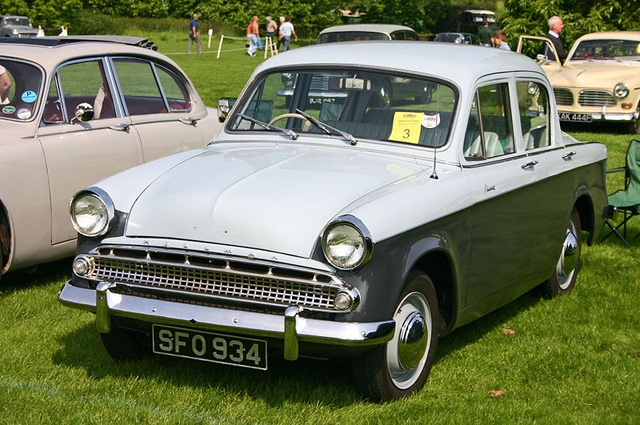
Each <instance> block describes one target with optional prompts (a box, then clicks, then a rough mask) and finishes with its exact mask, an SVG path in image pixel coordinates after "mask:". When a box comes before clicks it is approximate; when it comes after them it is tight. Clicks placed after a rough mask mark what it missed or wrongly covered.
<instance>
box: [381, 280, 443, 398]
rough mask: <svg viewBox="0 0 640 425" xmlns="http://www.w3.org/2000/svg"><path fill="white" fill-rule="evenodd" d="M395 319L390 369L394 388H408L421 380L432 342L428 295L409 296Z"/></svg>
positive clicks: (389, 358) (388, 365) (388, 359)
mask: <svg viewBox="0 0 640 425" xmlns="http://www.w3.org/2000/svg"><path fill="white" fill-rule="evenodd" d="M394 320H395V322H396V332H395V334H394V336H393V339H392V340H391V341H389V342H388V343H387V367H388V369H389V375H390V376H391V380H392V381H393V383H394V385H395V386H396V387H398V388H399V389H407V388H409V387H411V386H412V385H413V384H414V383H415V382H416V381H417V380H418V378H419V377H420V373H421V372H422V369H423V368H424V364H425V362H426V360H427V353H428V352H429V346H430V341H431V338H430V336H431V333H432V328H433V324H432V323H431V309H430V308H429V303H428V302H427V300H426V298H425V297H424V295H422V294H421V293H419V292H412V293H411V294H409V295H407V296H406V297H405V298H404V299H403V300H402V302H401V303H400V305H399V306H398V309H397V310H396V313H395V315H394Z"/></svg>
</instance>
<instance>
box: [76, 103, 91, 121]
mask: <svg viewBox="0 0 640 425" xmlns="http://www.w3.org/2000/svg"><path fill="white" fill-rule="evenodd" d="M92 118H93V106H91V105H90V104H89V103H87V102H82V103H81V104H79V105H78V106H76V115H75V116H74V117H73V119H72V120H71V122H73V121H74V120H80V121H82V122H86V121H89V120H91V119H92Z"/></svg>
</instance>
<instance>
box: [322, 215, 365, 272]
mask: <svg viewBox="0 0 640 425" xmlns="http://www.w3.org/2000/svg"><path fill="white" fill-rule="evenodd" d="M372 248H373V244H372V242H371V237H370V235H369V231H368V230H367V228H366V227H365V226H364V224H362V222H361V221H360V220H358V219H356V218H355V217H353V216H343V217H340V218H338V219H337V220H336V221H334V222H333V223H331V224H330V225H329V226H327V228H326V229H325V231H324V234H323V235H322V251H323V252H324V255H325V257H326V258H327V260H328V261H329V263H331V265H333V266H334V267H336V268H338V269H340V270H352V269H355V268H357V267H359V266H362V265H364V264H365V263H366V262H367V261H368V260H369V258H371V252H372Z"/></svg>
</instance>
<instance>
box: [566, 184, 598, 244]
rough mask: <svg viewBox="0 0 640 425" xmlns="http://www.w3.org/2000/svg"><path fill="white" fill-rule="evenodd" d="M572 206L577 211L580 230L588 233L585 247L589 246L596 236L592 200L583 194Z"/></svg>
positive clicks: (585, 193) (586, 194)
mask: <svg viewBox="0 0 640 425" xmlns="http://www.w3.org/2000/svg"><path fill="white" fill-rule="evenodd" d="M573 205H574V206H575V208H576V209H577V210H578V214H579V215H580V225H581V227H582V230H583V231H587V232H589V238H588V239H587V245H591V244H592V243H593V241H594V240H595V239H596V237H597V236H598V235H597V234H596V230H595V213H594V210H593V208H594V207H593V200H592V199H591V196H590V195H589V194H588V193H587V192H584V193H582V194H579V196H578V198H577V199H576V200H575V201H574V203H573ZM572 208H573V207H572Z"/></svg>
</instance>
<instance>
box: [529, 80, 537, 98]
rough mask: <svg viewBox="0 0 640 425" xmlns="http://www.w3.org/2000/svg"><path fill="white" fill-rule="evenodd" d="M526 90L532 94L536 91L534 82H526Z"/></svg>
mask: <svg viewBox="0 0 640 425" xmlns="http://www.w3.org/2000/svg"><path fill="white" fill-rule="evenodd" d="M527 92H528V93H529V94H530V95H532V96H533V95H534V94H536V93H538V85H537V84H536V83H533V82H530V83H529V84H527Z"/></svg>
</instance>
